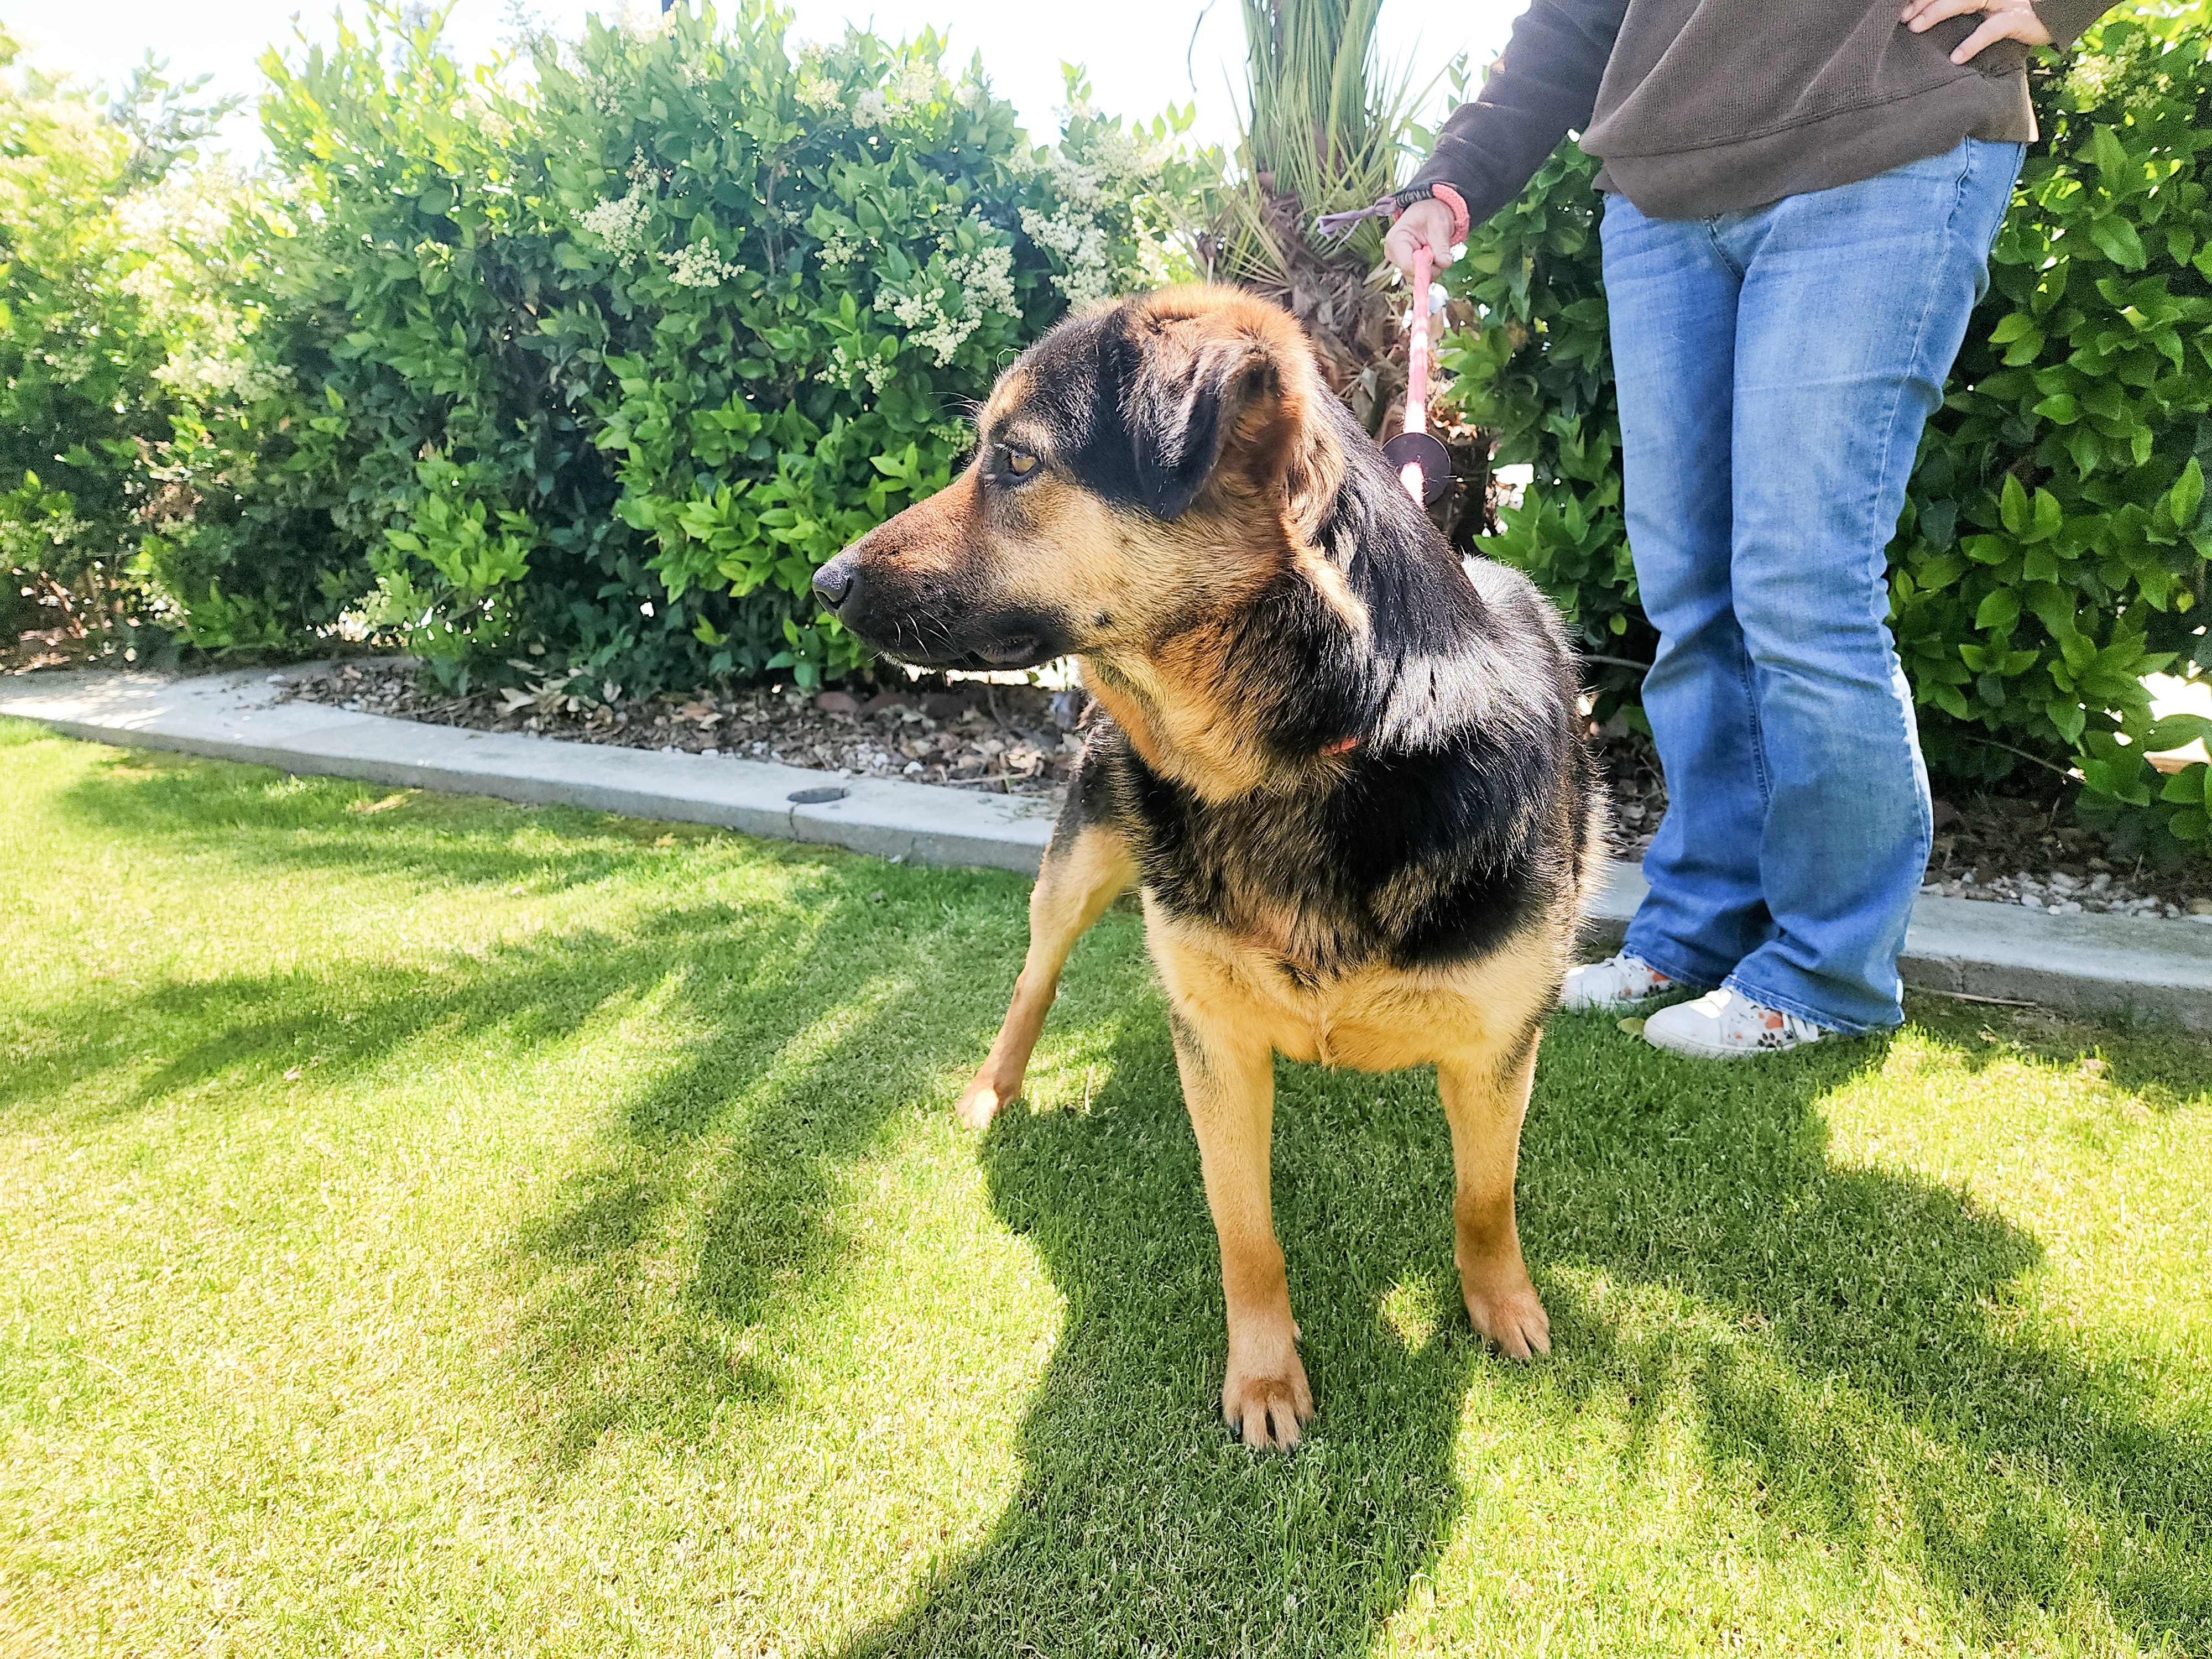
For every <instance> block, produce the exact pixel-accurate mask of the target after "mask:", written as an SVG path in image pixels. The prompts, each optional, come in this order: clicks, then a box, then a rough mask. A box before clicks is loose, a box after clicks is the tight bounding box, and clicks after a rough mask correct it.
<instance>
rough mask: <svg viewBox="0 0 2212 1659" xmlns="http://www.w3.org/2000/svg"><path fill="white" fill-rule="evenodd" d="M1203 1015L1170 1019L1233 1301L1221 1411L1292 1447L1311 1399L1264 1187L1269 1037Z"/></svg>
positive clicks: (1260, 1437) (1239, 1427)
mask: <svg viewBox="0 0 2212 1659" xmlns="http://www.w3.org/2000/svg"><path fill="white" fill-rule="evenodd" d="M1169 1018H1170V1024H1171V1027H1172V1029H1173V1031H1174V1034H1175V1052H1176V1070H1177V1071H1179V1072H1180V1073H1182V1096H1183V1103H1184V1104H1185V1105H1187V1106H1188V1107H1189V1109H1190V1121H1191V1127H1193V1128H1194V1130H1196V1131H1197V1133H1198V1157H1199V1167H1200V1170H1201V1171H1202V1172H1203V1173H1204V1175H1205V1177H1206V1206H1207V1207H1208V1208H1210V1209H1211V1210H1212V1212H1213V1230H1214V1231H1215V1233H1216V1234H1217V1235H1218V1237H1219V1238H1220V1241H1221V1290H1222V1295H1223V1299H1224V1300H1225V1301H1226V1302H1227V1303H1228V1304H1229V1366H1228V1370H1227V1371H1226V1372H1225V1375H1224V1376H1223V1377H1222V1380H1221V1414H1222V1416H1223V1417H1224V1418H1225V1419H1227V1420H1228V1424H1229V1426H1230V1428H1231V1431H1234V1432H1235V1433H1236V1434H1237V1437H1239V1438H1240V1439H1242V1440H1243V1443H1245V1444H1246V1445H1248V1446H1253V1447H1262V1446H1280V1447H1282V1448H1284V1449H1289V1448H1290V1447H1292V1446H1295V1445H1297V1443H1298V1436H1299V1433H1300V1431H1301V1430H1303V1428H1304V1425H1305V1423H1306V1420H1307V1419H1309V1418H1310V1417H1312V1415H1313V1412H1314V1405H1313V1391H1312V1389H1310V1388H1309V1387H1308V1386H1307V1384H1306V1368H1305V1364H1304V1362H1303V1361H1302V1360H1300V1359H1299V1358H1298V1328H1297V1325H1296V1324H1295V1323H1294V1322H1292V1321H1291V1287H1290V1281H1289V1279H1288V1278H1287V1277H1286V1276H1285V1273H1284V1271H1283V1249H1282V1246H1281V1245H1280V1244H1279V1243H1276V1242H1275V1218H1274V1207H1273V1200H1272V1199H1271V1198H1270V1196H1269V1191H1268V1188H1269V1185H1270V1182H1269V1176H1270V1169H1269V1163H1270V1159H1269V1151H1270V1144H1271V1140H1272V1138H1273V1127H1274V1115H1275V1054H1274V1049H1273V1047H1272V1046H1271V1045H1270V1044H1269V1043H1268V1042H1267V1040H1266V1039H1265V1038H1257V1039H1255V1038H1254V1037H1252V1036H1250V1035H1249V1034H1248V1033H1244V1032H1240V1031H1239V1030H1237V1028H1236V1024H1235V1022H1234V1017H1233V1014H1232V1015H1231V1016H1229V1017H1228V1018H1221V1019H1218V1020H1213V1019H1209V1020H1207V1021H1206V1025H1205V1026H1204V1027H1203V1028H1201V1027H1200V1025H1198V1024H1194V1020H1195V1019H1196V1018H1202V1016H1201V1015H1200V1011H1199V1010H1198V1009H1196V1008H1195V1007H1192V1006H1183V1007H1178V1008H1177V1009H1176V1011H1175V1012H1172V1013H1170V1016H1169Z"/></svg>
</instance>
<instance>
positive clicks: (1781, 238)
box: [1716, 139, 2021, 1032]
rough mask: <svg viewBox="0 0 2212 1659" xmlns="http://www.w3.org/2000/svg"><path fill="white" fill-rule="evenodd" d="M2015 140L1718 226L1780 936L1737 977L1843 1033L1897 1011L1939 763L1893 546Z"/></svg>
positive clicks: (1737, 982)
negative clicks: (1726, 259)
mask: <svg viewBox="0 0 2212 1659" xmlns="http://www.w3.org/2000/svg"><path fill="white" fill-rule="evenodd" d="M2020 156H2021V147H2020V146H2019V145H2017V144H1996V143H1984V142H1982V141H1979V140H1975V139H1969V140H1967V141H1966V143H1963V144H1961V145H1960V146H1959V148H1957V149H1954V150H1951V151H1949V152H1947V153H1946V154H1945V155H1940V156H1936V157H1932V158H1930V159H1929V160H1927V161H1918V162H1914V163H1912V164H1911V165H1909V166H1906V167H1898V168H1895V169H1893V171H1891V172H1888V173H1883V174H1881V175H1880V176H1879V177H1876V178H1874V179H1866V180H1864V181H1863V182H1862V183H1859V184H1856V185H1843V186H1840V187H1838V188H1837V189H1834V190H1826V191H1814V192H1812V193H1809V194H1807V195H1803V196H1796V197H1789V198H1788V199H1786V200H1784V201H1782V202H1778V203H1776V204H1773V205H1772V206H1771V207H1768V208H1765V209H1761V210H1757V211H1754V212H1752V213H1747V214H1738V215H1729V216H1724V217H1723V219H1721V220H1720V221H1718V222H1717V225H1716V231H1717V234H1718V236H1719V239H1720V241H1721V244H1722V246H1723V247H1725V248H1726V249H1727V250H1728V251H1729V253H1730V254H1731V256H1733V258H1735V261H1736V263H1737V264H1739V265H1740V266H1741V269H1742V270H1743V272H1744V276H1743V285H1742V292H1741V297H1740V299H1739V301H1738V304H1737V307H1736V334H1735V401H1734V410H1733V421H1734V426H1733V444H1732V447H1733V451H1734V457H1735V466H1734V472H1733V477H1732V480H1731V483H1732V492H1731V494H1732V501H1731V507H1732V514H1733V520H1734V546H1733V552H1732V557H1731V563H1730V573H1729V580H1730V586H1731V591H1732V592H1733V595H1734V602H1735V617H1736V621H1737V623H1738V624H1739V625H1740V627H1741V629H1742V635H1743V640H1744V642H1745V645H1746V647H1747V650H1748V651H1749V653H1750V658H1751V662H1752V665H1753V688H1754V693H1755V696H1756V699H1757V702H1758V708H1759V715H1758V724H1757V727H1756V738H1757V743H1758V746H1759V751H1760V755H1761V757H1762V762H1763V772H1764V776H1765V784H1766V790H1767V799H1766V814H1765V829H1764V833H1763V835H1762V836H1760V838H1759V844H1758V856H1759V889H1760V890H1761V892H1762V893H1763V894H1764V896H1765V902H1766V906H1767V908H1768V910H1769V912H1770V913H1771V915H1772V918H1773V924H1774V925H1773V928H1772V931H1771V933H1770V935H1769V936H1768V937H1767V938H1766V939H1765V940H1764V941H1763V942H1761V943H1759V945H1757V947H1756V948H1755V949H1753V950H1752V951H1749V952H1748V953H1747V954H1746V955H1745V957H1743V959H1742V960H1741V962H1740V963H1737V964H1735V971H1734V972H1733V973H1732V974H1731V975H1729V978H1728V980H1727V981H1726V983H1727V984H1728V985H1729V987H1731V988H1734V989H1739V990H1741V992H1742V993H1743V994H1745V995H1747V996H1748V997H1750V998H1752V999H1753V1000H1754V1001H1758V1002H1761V1003H1764V1004H1765V1005H1767V1006H1770V1007H1774V1008H1780V1009H1783V1010H1784V1011H1785V1012H1790V1013H1795V1014H1800V1015H1802V1016H1804V1017H1806V1018H1809V1019H1813V1020H1816V1021H1818V1022H1819V1023H1820V1024H1822V1025H1826V1026H1831V1027H1833V1028H1836V1029H1838V1030H1844V1031H1854V1032H1856V1031H1864V1030H1875V1029H1879V1028H1882V1027H1887V1026H1892V1025H1895V1024H1898V1023H1899V1020H1900V1019H1901V1018H1903V1010H1902V1008H1901V1006H1900V1005H1899V993H1900V990H1901V986H1900V984H1899V979H1898V974H1897V956H1898V952H1899V950H1901V949H1902V948H1903V945H1904V943H1905V927H1906V924H1907V922H1908V921H1910V920H1911V914H1912V903H1913V899H1914V897H1915V896H1916V895H1917V892H1918V890H1919V886H1920V881H1921V878H1922V874H1923V871H1924V869H1925V866H1926V863H1927V858H1928V847H1929V835H1930V819H1929V797H1928V777H1927V772H1926V769H1925V768H1924V767H1923V764H1922V762H1921V757H1920V744H1919V737H1918V732H1917V726H1916V724H1915V722H1914V719H1913V712H1912V701H1911V692H1910V690H1909V689H1908V687H1907V685H1906V684H1905V674H1904V671H1903V669H1902V668H1901V667H1900V665H1899V662H1898V658H1897V652H1896V648H1895V646H1894V643H1893V641H1892V639H1891V636H1890V633H1889V629H1888V626H1887V616H1888V611H1889V590H1888V583H1887V575H1886V558H1885V550H1886V549H1887V545H1888V543H1889V541H1890V538H1891V537H1892V536H1893V534H1894V533H1895V532H1896V528H1897V518H1898V513H1899V510H1900V509H1901V507H1903V505H1904V501H1905V483H1906V480H1907V478H1908V477H1909V475H1910V474H1911V470H1912V461H1913V456H1914V453H1915V452H1916V450H1917V447H1918V446H1919V441H1920V434H1921V428H1923V425H1924V424H1925V423H1926V422H1927V419H1928V416H1929V414H1930V413H1931V412H1932V411H1933V410H1935V409H1936V407H1937V406H1938V404H1940V403H1941V401H1942V386H1943V381H1944V379H1945V377H1946V376H1947V375H1948V374H1949V372H1950V368H1951V362H1952V360H1953V359H1954V357H1955V356H1957V355H1958V350H1959V346H1960V342H1961V341H1962V340H1963V339H1964V338H1965V336H1966V321H1967V318H1968V316H1969V314H1970V313H1972V310H1973V307H1974V304H1975V302H1976V301H1978V299H1979V298H1980V297H1981V294H1982V291H1983V289H1984V288H1985V287H1986V286H1987V281H1988V265H1987V260H1988V254H1989V250H1990V244H1991V242H1992V241H1993V240H1995V238H1996V231H1997V228H1998V226H1999V224H2000V223H2001V222H2002V219H2003V216H2004V212H2005V208H2006V206H2007V204H2008V201H2009V200H2010V197H2011V191H2012V184H2013V179H2014V177H2015V173H2016V172H2017V171H2018V168H2019V164H2020Z"/></svg>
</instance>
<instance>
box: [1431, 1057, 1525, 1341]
mask: <svg viewBox="0 0 2212 1659" xmlns="http://www.w3.org/2000/svg"><path fill="white" fill-rule="evenodd" d="M1536 1037H1537V1034H1536V1032H1534V1030H1531V1031H1530V1032H1529V1033H1528V1036H1526V1038H1525V1039H1523V1040H1522V1042H1518V1043H1516V1045H1514V1046H1513V1047H1512V1048H1492V1049H1490V1050H1489V1051H1488V1052H1486V1053H1482V1054H1474V1055H1470V1056H1466V1057H1463V1058H1461V1059H1459V1060H1448V1061H1444V1062H1442V1063H1440V1064H1439V1065H1438V1066H1437V1092H1438V1093H1439V1094H1441V1095H1442V1096H1443V1103H1444V1116H1445V1117H1446V1119H1448V1120H1449V1122H1450V1124H1451V1140H1452V1167H1453V1173H1454V1176H1455V1181H1454V1185H1455V1189H1456V1190H1455V1193H1454V1194H1453V1199H1452V1223H1453V1233H1454V1241H1453V1250H1452V1255H1453V1256H1454V1258H1455V1260H1456V1261H1457V1262H1458V1264H1459V1285H1460V1294H1461V1296H1462V1297H1464V1298H1465V1300H1466V1303H1467V1313H1468V1318H1469V1319H1471V1320H1472V1321H1474V1328H1475V1329H1476V1330H1478V1331H1480V1332H1481V1333H1482V1334H1483V1335H1485V1336H1486V1337H1488V1338H1489V1339H1490V1340H1491V1341H1492V1342H1493V1343H1495V1344H1496V1345H1497V1346H1498V1351H1499V1352H1501V1353H1503V1354H1504V1355H1505V1356H1506V1357H1507V1358H1512V1359H1527V1358H1530V1357H1531V1355H1532V1353H1549V1352H1551V1351H1552V1322H1551V1318H1550V1316H1548V1315H1547V1314H1546V1313H1545V1311H1544V1304H1543V1303H1542V1302H1541V1301H1540V1300H1539V1299H1538V1298H1537V1296H1536V1287H1535V1286H1534V1285H1532V1284H1530V1283H1529V1282H1528V1267H1527V1266H1526V1265H1525V1264H1524V1263H1523V1262H1522V1259H1521V1235H1520V1231H1519V1230H1518V1229H1517V1228H1516V1226H1515V1225H1514V1222H1513V1181H1514V1176H1515V1174H1516V1171H1517V1170H1518V1168H1519V1165H1520V1161H1521V1121H1522V1118H1524V1117H1525V1116H1527V1115H1528V1091H1529V1087H1530V1085H1532V1084H1533V1083H1534V1080H1535V1076H1536Z"/></svg>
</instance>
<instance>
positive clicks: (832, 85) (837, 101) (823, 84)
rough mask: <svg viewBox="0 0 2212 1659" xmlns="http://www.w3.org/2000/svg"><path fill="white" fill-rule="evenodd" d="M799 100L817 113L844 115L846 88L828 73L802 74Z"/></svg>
mask: <svg viewBox="0 0 2212 1659" xmlns="http://www.w3.org/2000/svg"><path fill="white" fill-rule="evenodd" d="M799 102H800V103H802V104H804V105H805V106H806V107H807V108H809V109H811V110H812V111H813V112H815V113H816V114H817V115H842V114H843V113H844V112H845V89H844V88H842V87H841V86H839V85H838V84H837V83H836V82H835V81H832V80H831V79H830V78H829V76H826V75H808V74H802V75H800V76H799Z"/></svg>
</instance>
